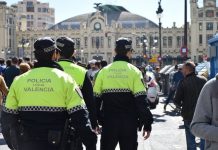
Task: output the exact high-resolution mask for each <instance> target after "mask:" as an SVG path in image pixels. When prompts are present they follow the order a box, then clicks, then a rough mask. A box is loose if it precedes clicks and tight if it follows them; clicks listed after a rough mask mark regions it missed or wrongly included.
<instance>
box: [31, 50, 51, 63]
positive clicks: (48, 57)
mask: <svg viewBox="0 0 218 150" xmlns="http://www.w3.org/2000/svg"><path fill="white" fill-rule="evenodd" d="M54 52H55V51H51V52H48V53H44V54H43V53H41V52H38V51H34V54H35V58H36V60H38V61H51V60H52V56H53V54H54Z"/></svg>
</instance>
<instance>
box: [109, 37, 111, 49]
mask: <svg viewBox="0 0 218 150" xmlns="http://www.w3.org/2000/svg"><path fill="white" fill-rule="evenodd" d="M108 48H111V36H109V37H108Z"/></svg>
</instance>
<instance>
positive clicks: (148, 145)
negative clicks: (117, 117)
mask: <svg viewBox="0 0 218 150" xmlns="http://www.w3.org/2000/svg"><path fill="white" fill-rule="evenodd" d="M161 102H162V100H161ZM152 113H153V114H154V118H155V123H154V125H153V131H152V134H151V137H150V139H148V140H147V141H144V140H143V139H142V136H141V133H139V147H138V150H185V149H186V144H185V135H184V129H183V128H182V123H183V122H182V118H181V117H179V116H177V115H176V114H175V113H174V112H172V108H171V107H170V106H168V108H167V111H166V112H163V104H162V103H160V104H159V105H158V107H157V109H155V110H153V111H152ZM98 148H99V144H98ZM0 150H9V149H8V148H7V146H6V145H5V143H4V140H3V137H2V135H1V134H0ZM116 150H119V147H117V149H116Z"/></svg>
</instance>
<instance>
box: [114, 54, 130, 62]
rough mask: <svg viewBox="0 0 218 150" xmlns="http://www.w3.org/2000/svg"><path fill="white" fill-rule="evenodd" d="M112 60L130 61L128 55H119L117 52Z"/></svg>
mask: <svg viewBox="0 0 218 150" xmlns="http://www.w3.org/2000/svg"><path fill="white" fill-rule="evenodd" d="M114 61H126V62H130V59H129V57H127V56H125V55H119V54H117V55H116V56H115V57H114Z"/></svg>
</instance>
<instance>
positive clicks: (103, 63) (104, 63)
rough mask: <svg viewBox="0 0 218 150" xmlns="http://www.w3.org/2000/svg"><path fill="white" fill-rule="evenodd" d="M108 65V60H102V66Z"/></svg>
mask: <svg viewBox="0 0 218 150" xmlns="http://www.w3.org/2000/svg"><path fill="white" fill-rule="evenodd" d="M106 66H107V61H106V60H101V67H102V68H104V67H106Z"/></svg>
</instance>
